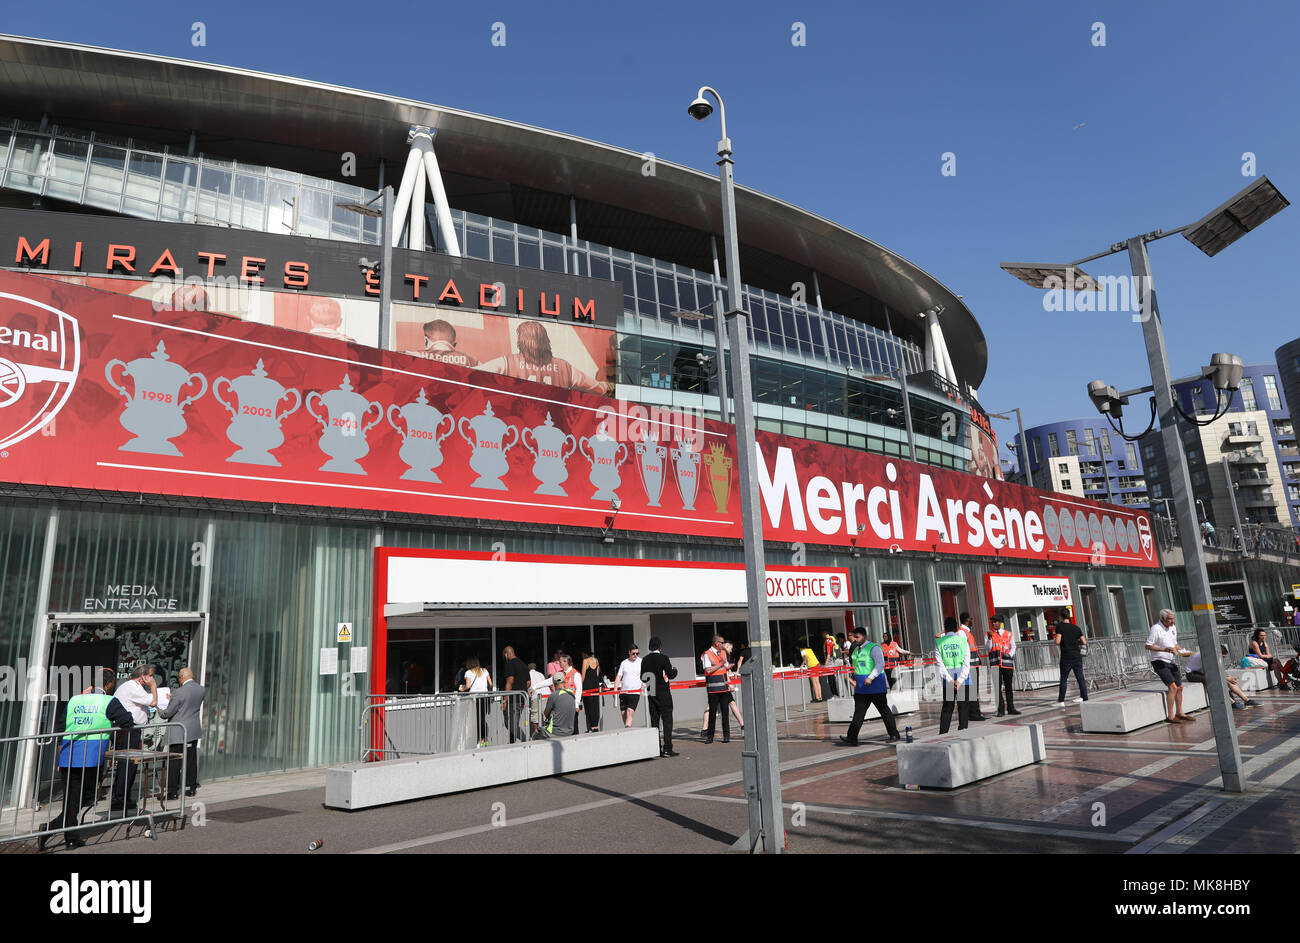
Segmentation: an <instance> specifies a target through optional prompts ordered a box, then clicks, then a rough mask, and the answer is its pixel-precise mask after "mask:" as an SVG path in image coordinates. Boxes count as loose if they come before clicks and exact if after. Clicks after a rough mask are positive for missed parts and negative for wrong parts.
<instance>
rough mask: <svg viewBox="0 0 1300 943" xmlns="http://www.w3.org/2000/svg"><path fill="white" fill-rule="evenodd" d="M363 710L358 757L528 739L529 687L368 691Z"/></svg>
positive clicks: (445, 750) (385, 756)
mask: <svg viewBox="0 0 1300 943" xmlns="http://www.w3.org/2000/svg"><path fill="white" fill-rule="evenodd" d="M371 699H372V703H370V704H367V705H366V706H365V707H364V708H363V709H362V712H361V759H362V760H363V761H374V760H392V759H399V758H401V757H404V756H433V755H436V754H440V753H460V752H464V751H467V750H473V749H475V748H477V747H481V746H499V745H501V744H504V743H516V742H520V741H522V742H527V741H528V740H529V739H530V738H531V733H532V732H531V724H530V722H529V703H528V701H529V698H528V692H527V691H476V692H472V693H454V694H419V695H401V694H393V695H386V696H379V695H372V696H371Z"/></svg>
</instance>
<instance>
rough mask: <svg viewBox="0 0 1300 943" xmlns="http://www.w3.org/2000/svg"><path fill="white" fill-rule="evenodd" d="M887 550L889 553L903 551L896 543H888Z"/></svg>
mask: <svg viewBox="0 0 1300 943" xmlns="http://www.w3.org/2000/svg"><path fill="white" fill-rule="evenodd" d="M889 552H890V553H891V554H895V553H902V552H903V548H902V547H900V546H899V545H898V544H890V545H889Z"/></svg>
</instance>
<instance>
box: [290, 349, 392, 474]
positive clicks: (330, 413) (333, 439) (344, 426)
mask: <svg viewBox="0 0 1300 943" xmlns="http://www.w3.org/2000/svg"><path fill="white" fill-rule="evenodd" d="M313 403H323V404H324V405H325V415H324V416H321V415H320V414H319V413H318V412H316V410H315V409H314V408H312V404H313ZM372 409H374V410H376V415H375V418H374V419H372V420H371V421H370V422H364V423H363V420H365V418H366V414H367V413H369V412H370V410H372ZM307 412H309V413H311V415H312V418H313V419H315V420H316V421H317V422H319V423H320V424H321V425H322V426H324V427H325V431H324V432H322V433H321V437H320V450H321V451H322V452H324V453H325V454H326V455H328V456H329V457H330V460H329V461H328V462H326V463H325V464H324V465H322V466H321V467H320V470H321V471H328V472H343V473H345V474H348V475H364V474H365V473H366V470H365V469H364V468H362V467H361V465H360V464H358V462H357V459H359V458H362V457H364V456H365V455H367V454H368V453H369V452H370V445H369V444H368V443H367V442H366V433H367V432H369V431H370V430H371V429H373V428H374V427H375V425H376V424H378V422H379V420H381V419H383V418H384V407H383V406H381V405H380V404H379V403H375V402H367V400H366V398H365V397H364V396H362V395H361V394H360V393H357V392H356V391H355V390H353V389H352V378H351V377H350V376H348V375H347V374H346V373H345V374H343V382H341V383H340V384H339V388H338V389H337V390H330V391H329V392H328V393H325V394H324V395H322V394H320V393H317V392H312V393H308V394H307Z"/></svg>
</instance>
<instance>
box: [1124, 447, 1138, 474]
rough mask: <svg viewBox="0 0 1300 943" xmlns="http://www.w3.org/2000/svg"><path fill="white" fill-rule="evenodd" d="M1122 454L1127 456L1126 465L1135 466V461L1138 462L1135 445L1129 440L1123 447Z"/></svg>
mask: <svg viewBox="0 0 1300 943" xmlns="http://www.w3.org/2000/svg"><path fill="white" fill-rule="evenodd" d="M1124 454H1125V456H1127V458H1128V467H1129V468H1137V463H1138V450H1137V446H1136V445H1134V444H1133V443H1132V442H1129V443H1128V444H1127V446H1126V448H1125V451H1124Z"/></svg>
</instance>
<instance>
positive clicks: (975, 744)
mask: <svg viewBox="0 0 1300 943" xmlns="http://www.w3.org/2000/svg"><path fill="white" fill-rule="evenodd" d="M1046 755H1047V741H1046V740H1045V739H1044V737H1043V725H1042V724H1000V723H983V724H979V725H978V726H976V727H968V728H967V729H966V730H960V731H956V732H950V733H946V734H942V735H940V736H935V737H930V738H928V739H926V740H917V741H916V742H915V743H900V744H898V782H899V783H900V784H901V785H904V786H929V787H932V788H936V789H956V788H957V787H958V786H964V785H966V784H967V783H973V782H975V781H976V780H980V779H988V778H989V777H990V776H996V775H998V774H999V773H1006V772H1009V771H1010V770H1013V769H1019V768H1020V767H1022V766H1028V765H1029V764H1031V763H1037V762H1039V761H1040V760H1042V759H1043V758H1044V757H1045V756H1046Z"/></svg>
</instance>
